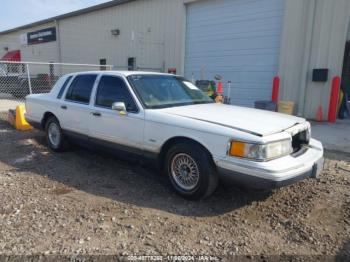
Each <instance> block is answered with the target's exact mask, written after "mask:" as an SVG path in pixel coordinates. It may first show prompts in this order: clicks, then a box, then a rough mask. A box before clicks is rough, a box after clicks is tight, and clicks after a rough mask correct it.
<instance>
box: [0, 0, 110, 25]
mask: <svg viewBox="0 0 350 262" xmlns="http://www.w3.org/2000/svg"><path fill="white" fill-rule="evenodd" d="M109 1H110V0H1V8H0V32H1V31H4V30H7V29H11V28H15V27H18V26H21V25H25V24H29V23H32V22H36V21H40V20H43V19H46V18H50V17H53V16H57V15H61V14H65V13H68V12H71V11H75V10H79V9H82V8H85V7H89V6H93V5H97V4H101V3H104V2H109Z"/></svg>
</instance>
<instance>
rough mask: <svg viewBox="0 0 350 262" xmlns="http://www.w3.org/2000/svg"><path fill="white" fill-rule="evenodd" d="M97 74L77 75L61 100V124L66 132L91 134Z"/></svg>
mask: <svg viewBox="0 0 350 262" xmlns="http://www.w3.org/2000/svg"><path fill="white" fill-rule="evenodd" d="M96 79H97V74H81V75H77V76H76V77H75V78H74V79H73V81H72V83H71V85H70V86H69V88H68V90H67V92H66V94H65V99H64V100H61V101H60V105H59V110H60V115H61V117H59V119H60V124H61V127H62V129H63V130H65V131H66V132H67V131H68V132H72V133H74V134H75V135H85V136H86V137H87V136H88V135H89V120H90V112H91V108H90V100H91V94H92V90H93V87H94V84H95V81H96Z"/></svg>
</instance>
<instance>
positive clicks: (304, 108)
mask: <svg viewBox="0 0 350 262" xmlns="http://www.w3.org/2000/svg"><path fill="white" fill-rule="evenodd" d="M349 17H350V1H348V0H332V1H329V0H308V1H305V0H286V10H285V20H284V30H283V37H282V48H281V54H280V69H279V75H280V76H281V80H282V82H281V93H280V98H281V99H283V100H291V101H294V102H296V112H297V113H298V114H299V115H302V116H305V117H307V118H310V119H314V118H315V116H316V112H317V109H318V107H319V106H322V107H323V118H324V119H327V115H328V105H329V97H330V89H331V82H332V78H333V77H334V76H337V75H341V73H342V64H343V56H344V50H345V42H346V38H347V32H348V26H349ZM315 68H328V69H329V70H330V73H329V80H328V82H326V83H314V82H312V70H313V69H315Z"/></svg>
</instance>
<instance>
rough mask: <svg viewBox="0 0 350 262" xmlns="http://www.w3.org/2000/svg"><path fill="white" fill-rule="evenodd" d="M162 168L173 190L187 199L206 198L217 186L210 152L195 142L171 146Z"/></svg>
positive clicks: (216, 176) (216, 177)
mask: <svg viewBox="0 0 350 262" xmlns="http://www.w3.org/2000/svg"><path fill="white" fill-rule="evenodd" d="M164 169H165V172H166V173H167V175H168V177H169V180H170V182H171V185H172V187H173V188H174V189H175V191H176V192H177V193H178V194H179V195H180V196H182V197H183V198H186V199H188V200H200V199H204V198H207V197H209V196H210V195H212V194H213V193H214V191H215V190H216V188H217V186H218V174H217V172H216V168H215V164H214V162H213V160H212V158H211V156H210V154H209V153H208V152H207V151H206V150H205V149H204V148H203V147H202V146H200V145H198V144H195V143H190V142H187V143H185V142H182V143H178V144H175V145H174V146H172V147H171V148H170V149H169V150H168V152H167V154H166V158H165V167H164Z"/></svg>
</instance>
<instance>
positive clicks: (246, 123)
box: [26, 72, 323, 181]
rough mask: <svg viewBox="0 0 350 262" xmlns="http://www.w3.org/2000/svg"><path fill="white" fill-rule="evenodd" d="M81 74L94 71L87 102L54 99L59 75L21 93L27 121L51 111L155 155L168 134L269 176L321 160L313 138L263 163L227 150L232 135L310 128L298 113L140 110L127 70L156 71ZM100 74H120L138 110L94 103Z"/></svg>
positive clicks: (77, 128)
mask: <svg viewBox="0 0 350 262" xmlns="http://www.w3.org/2000/svg"><path fill="white" fill-rule="evenodd" d="M86 73H89V74H91V73H94V74H97V75H98V78H97V81H96V83H95V86H94V89H93V91H92V96H91V101H90V104H89V105H81V104H77V103H73V102H69V101H65V100H64V98H62V99H60V100H59V99H57V94H58V93H59V90H60V87H61V86H62V83H63V82H64V80H65V79H63V80H62V79H61V80H59V81H58V83H57V84H56V85H55V87H54V88H53V90H52V91H51V92H50V93H49V94H41V95H30V96H28V97H27V98H26V111H27V112H26V118H27V120H28V121H29V122H36V123H41V121H42V119H43V117H44V114H45V113H46V112H51V113H52V114H54V115H55V116H56V117H57V118H58V120H59V122H60V124H61V127H62V129H64V130H68V131H73V132H76V133H79V134H83V135H86V136H87V137H90V138H94V139H99V140H103V141H106V142H110V143H115V144H119V145H123V146H128V147H132V148H137V149H141V150H143V151H145V152H150V153H153V154H159V153H160V152H161V149H162V147H163V146H164V144H165V143H166V142H167V141H169V140H171V139H174V138H179V137H183V138H188V139H192V140H194V141H196V142H198V143H200V144H201V145H202V146H203V147H205V148H206V149H207V150H208V151H209V152H210V154H211V155H212V157H213V160H214V162H215V163H216V165H217V167H218V168H222V169H225V170H230V171H232V172H237V173H242V174H247V175H249V176H254V177H257V178H263V179H267V180H271V181H283V180H286V179H290V178H293V177H296V176H298V175H300V174H301V173H303V172H307V171H310V169H312V168H313V166H315V165H316V164H318V165H319V163H321V162H322V160H323V147H322V144H321V143H320V142H318V141H316V140H311V142H310V145H309V148H308V150H307V151H306V153H304V154H302V155H301V156H298V157H294V156H291V155H289V156H285V157H282V158H278V159H275V160H272V161H267V162H254V161H251V160H248V159H241V158H234V157H230V156H228V154H227V152H228V150H229V143H230V141H232V140H237V141H249V142H253V143H259V144H264V143H268V142H272V141H279V140H283V139H291V136H293V135H295V134H297V133H298V132H300V131H302V130H306V129H308V128H310V124H309V123H308V122H307V121H306V120H305V119H303V118H299V117H294V116H287V115H282V114H279V113H274V112H267V111H262V110H256V109H251V108H242V107H237V106H228V105H221V104H204V105H190V106H181V107H172V108H165V109H144V108H143V107H142V104H141V102H140V101H139V100H138V98H137V96H136V94H135V93H134V92H133V90H132V88H131V86H130V85H129V84H128V81H127V79H126V77H127V76H128V75H132V74H155V73H145V72H86ZM101 75H115V76H119V77H121V78H123V79H124V81H125V82H126V83H127V85H128V88H129V91H130V92H131V94H132V96H133V98H134V99H135V102H136V104H137V106H138V108H139V112H138V113H129V114H127V115H126V116H122V115H119V114H118V113H117V112H116V111H113V110H111V109H107V108H98V107H95V106H94V98H95V95H96V89H97V85H98V81H99V78H100V77H101ZM159 75H162V74H159ZM66 89H68V88H66ZM66 91H67V90H66ZM63 97H65V94H64V95H63ZM62 105H65V106H67V108H68V110H62V108H61V106H62ZM95 111H98V112H100V113H101V115H102V117H98V118H96V117H94V116H93V115H92V113H93V112H95Z"/></svg>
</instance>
